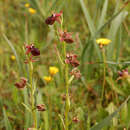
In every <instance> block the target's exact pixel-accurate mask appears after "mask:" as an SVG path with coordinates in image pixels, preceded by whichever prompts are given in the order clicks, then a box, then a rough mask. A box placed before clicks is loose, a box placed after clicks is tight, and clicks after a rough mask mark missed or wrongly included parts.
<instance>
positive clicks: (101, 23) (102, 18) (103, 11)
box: [98, 0, 108, 29]
mask: <svg viewBox="0 0 130 130" xmlns="http://www.w3.org/2000/svg"><path fill="white" fill-rule="evenodd" d="M107 7H108V0H105V2H104V5H103V9H102V14H101V17H100V19H99V24H98V29H99V28H101V26H102V25H103V23H104V19H105V17H106V14H107Z"/></svg>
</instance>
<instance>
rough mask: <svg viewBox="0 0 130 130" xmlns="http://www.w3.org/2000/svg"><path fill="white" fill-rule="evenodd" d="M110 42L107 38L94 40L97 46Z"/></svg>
mask: <svg viewBox="0 0 130 130" xmlns="http://www.w3.org/2000/svg"><path fill="white" fill-rule="evenodd" d="M110 42H111V40H109V39H107V38H99V39H97V40H96V43H97V44H100V45H108V44H109V43H110Z"/></svg>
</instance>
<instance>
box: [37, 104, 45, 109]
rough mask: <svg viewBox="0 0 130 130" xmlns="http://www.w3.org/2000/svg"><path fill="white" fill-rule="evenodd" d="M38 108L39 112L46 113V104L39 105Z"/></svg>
mask: <svg viewBox="0 0 130 130" xmlns="http://www.w3.org/2000/svg"><path fill="white" fill-rule="evenodd" d="M36 107H37V110H38V111H45V110H46V108H45V105H44V104H39V105H37V106H36Z"/></svg>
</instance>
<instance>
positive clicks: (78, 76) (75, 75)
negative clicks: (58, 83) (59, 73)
mask: <svg viewBox="0 0 130 130" xmlns="http://www.w3.org/2000/svg"><path fill="white" fill-rule="evenodd" d="M70 74H71V75H74V77H75V78H77V79H79V78H80V77H81V73H80V70H79V69H77V68H74V69H73V70H72V71H71V72H70Z"/></svg>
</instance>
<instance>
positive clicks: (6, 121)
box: [3, 108, 12, 130]
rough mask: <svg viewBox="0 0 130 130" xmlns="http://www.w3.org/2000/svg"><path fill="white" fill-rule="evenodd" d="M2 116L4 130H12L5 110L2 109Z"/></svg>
mask: <svg viewBox="0 0 130 130" xmlns="http://www.w3.org/2000/svg"><path fill="white" fill-rule="evenodd" d="M3 115H4V123H5V128H6V130H12V127H11V124H10V122H9V119H8V116H7V114H6V111H5V108H3Z"/></svg>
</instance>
